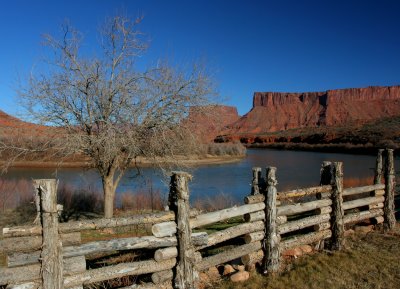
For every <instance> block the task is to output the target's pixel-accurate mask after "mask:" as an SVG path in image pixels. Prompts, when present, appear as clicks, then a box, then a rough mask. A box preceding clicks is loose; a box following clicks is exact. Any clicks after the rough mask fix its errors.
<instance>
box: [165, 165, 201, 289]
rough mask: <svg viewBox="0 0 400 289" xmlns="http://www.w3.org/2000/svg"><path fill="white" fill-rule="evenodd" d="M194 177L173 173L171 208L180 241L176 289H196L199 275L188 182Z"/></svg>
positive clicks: (170, 197)
mask: <svg viewBox="0 0 400 289" xmlns="http://www.w3.org/2000/svg"><path fill="white" fill-rule="evenodd" d="M191 179H192V176H191V175H190V174H188V173H185V172H173V173H172V176H171V183H170V192H169V204H168V205H169V208H170V209H171V210H172V211H174V212H175V221H176V224H177V232H176V237H177V240H178V263H177V265H176V267H175V270H176V271H175V272H174V275H175V278H174V281H173V286H174V288H179V289H195V288H196V287H195V283H196V279H197V278H196V277H197V274H196V273H195V271H194V262H195V261H194V258H195V254H194V252H195V251H194V246H193V243H192V229H191V228H190V223H189V218H190V215H189V214H190V204H189V187H188V181H189V180H191Z"/></svg>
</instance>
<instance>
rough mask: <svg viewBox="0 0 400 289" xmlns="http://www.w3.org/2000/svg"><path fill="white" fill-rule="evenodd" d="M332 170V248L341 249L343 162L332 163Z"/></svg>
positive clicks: (342, 228)
mask: <svg viewBox="0 0 400 289" xmlns="http://www.w3.org/2000/svg"><path fill="white" fill-rule="evenodd" d="M331 166H332V168H331V172H332V179H331V185H332V213H331V228H332V238H331V244H330V245H331V250H341V249H342V248H343V245H344V223H343V216H344V210H343V163H342V162H334V163H332V164H331Z"/></svg>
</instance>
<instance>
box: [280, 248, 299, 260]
mask: <svg viewBox="0 0 400 289" xmlns="http://www.w3.org/2000/svg"><path fill="white" fill-rule="evenodd" d="M301 255H303V251H302V250H301V249H300V248H293V249H289V250H286V251H284V252H283V253H282V256H284V257H295V258H296V257H298V256H301Z"/></svg>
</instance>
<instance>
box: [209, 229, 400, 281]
mask: <svg viewBox="0 0 400 289" xmlns="http://www.w3.org/2000/svg"><path fill="white" fill-rule="evenodd" d="M399 261H400V224H398V226H397V228H396V230H395V232H393V233H391V234H383V233H379V232H371V233H368V234H366V235H360V234H357V235H353V236H351V237H349V238H348V239H347V240H346V249H345V250H343V251H342V252H334V253H329V252H324V253H319V254H314V255H309V256H303V257H301V258H299V259H297V260H294V261H293V262H290V264H289V265H287V268H286V271H284V272H283V273H282V274H281V276H276V277H268V278H267V277H264V276H261V275H260V274H258V273H255V272H253V273H252V274H251V278H250V280H248V281H246V282H244V283H232V282H230V281H226V280H224V281H221V282H220V283H219V284H214V286H213V287H212V288H216V289H236V288H238V289H239V288H240V289H256V288H257V289H258V288H266V289H284V288H292V289H321V288H323V289H333V288H334V289H340V288H343V289H353V288H354V289H370V288H371V289H372V288H377V289H379V288H381V289H398V288H400V262H399ZM210 288H211V287H210Z"/></svg>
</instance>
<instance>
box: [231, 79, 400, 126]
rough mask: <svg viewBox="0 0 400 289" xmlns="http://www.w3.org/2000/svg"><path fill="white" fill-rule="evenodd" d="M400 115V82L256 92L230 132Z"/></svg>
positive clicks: (329, 124) (319, 124)
mask: <svg viewBox="0 0 400 289" xmlns="http://www.w3.org/2000/svg"><path fill="white" fill-rule="evenodd" d="M394 115H400V86H392V87H368V88H351V89H339V90H329V91H326V92H306V93H281V92H256V93H254V97H253V108H252V110H251V111H250V112H248V113H247V114H246V115H244V116H243V117H242V118H240V119H239V120H238V121H237V122H235V123H233V124H231V125H230V126H229V127H230V133H252V134H260V133H266V132H274V131H281V130H287V129H293V128H301V127H317V126H336V125H345V124H349V123H352V124H361V123H365V122H368V121H371V120H375V119H379V118H383V117H388V116H394Z"/></svg>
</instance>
